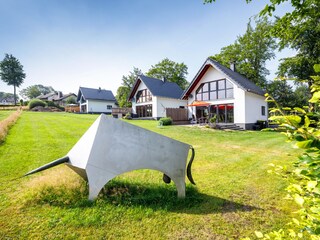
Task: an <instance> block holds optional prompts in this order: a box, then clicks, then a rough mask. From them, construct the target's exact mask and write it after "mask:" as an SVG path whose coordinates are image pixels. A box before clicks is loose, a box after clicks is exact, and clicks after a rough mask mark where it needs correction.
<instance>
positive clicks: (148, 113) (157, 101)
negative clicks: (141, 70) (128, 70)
mask: <svg viewBox="0 0 320 240" xmlns="http://www.w3.org/2000/svg"><path fill="white" fill-rule="evenodd" d="M182 93H183V90H182V89H181V88H180V87H179V86H178V85H177V84H176V83H173V82H168V81H166V80H165V79H164V80H160V79H156V78H151V77H147V76H144V75H140V76H138V78H137V80H136V82H135V84H134V86H133V88H132V89H131V92H130V94H129V98H128V101H131V102H132V113H133V114H135V115H136V116H137V117H139V118H153V119H159V118H161V117H166V108H185V107H186V105H187V101H186V100H183V99H181V95H182Z"/></svg>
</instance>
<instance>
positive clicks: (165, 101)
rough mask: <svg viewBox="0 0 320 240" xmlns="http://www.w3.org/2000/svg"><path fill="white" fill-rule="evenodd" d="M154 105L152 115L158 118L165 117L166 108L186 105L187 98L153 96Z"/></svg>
mask: <svg viewBox="0 0 320 240" xmlns="http://www.w3.org/2000/svg"><path fill="white" fill-rule="evenodd" d="M154 98H155V106H156V108H153V112H152V117H154V118H160V117H166V108H179V107H180V106H184V107H186V106H187V102H188V101H187V100H181V99H175V98H164V97H154Z"/></svg>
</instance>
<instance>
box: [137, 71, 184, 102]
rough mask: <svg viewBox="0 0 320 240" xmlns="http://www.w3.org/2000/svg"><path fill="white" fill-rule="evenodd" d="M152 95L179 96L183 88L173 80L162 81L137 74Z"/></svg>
mask: <svg viewBox="0 0 320 240" xmlns="http://www.w3.org/2000/svg"><path fill="white" fill-rule="evenodd" d="M139 78H140V79H141V81H143V82H144V84H145V85H146V86H147V88H148V89H149V91H150V92H151V94H152V95H153V96H158V97H168V98H180V97H181V94H182V93H183V90H182V89H181V88H180V87H179V85H178V84H176V83H174V82H168V81H163V80H160V79H156V78H151V77H147V76H144V75H141V76H139Z"/></svg>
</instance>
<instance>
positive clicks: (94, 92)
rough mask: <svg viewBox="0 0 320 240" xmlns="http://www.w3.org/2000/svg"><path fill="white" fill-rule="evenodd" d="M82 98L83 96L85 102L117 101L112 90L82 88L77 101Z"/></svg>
mask: <svg viewBox="0 0 320 240" xmlns="http://www.w3.org/2000/svg"><path fill="white" fill-rule="evenodd" d="M81 96H83V97H84V99H85V100H88V99H93V100H104V101H116V99H115V97H114V95H113V93H112V92H111V91H110V90H104V89H94V88H85V87H80V88H79V93H78V97H77V101H79V100H80V97H81Z"/></svg>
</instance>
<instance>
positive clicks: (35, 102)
mask: <svg viewBox="0 0 320 240" xmlns="http://www.w3.org/2000/svg"><path fill="white" fill-rule="evenodd" d="M28 106H29V109H32V108H34V107H38V106H41V107H45V106H46V103H45V102H44V101H41V100H40V99H32V100H31V101H30V102H29V105H28Z"/></svg>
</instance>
